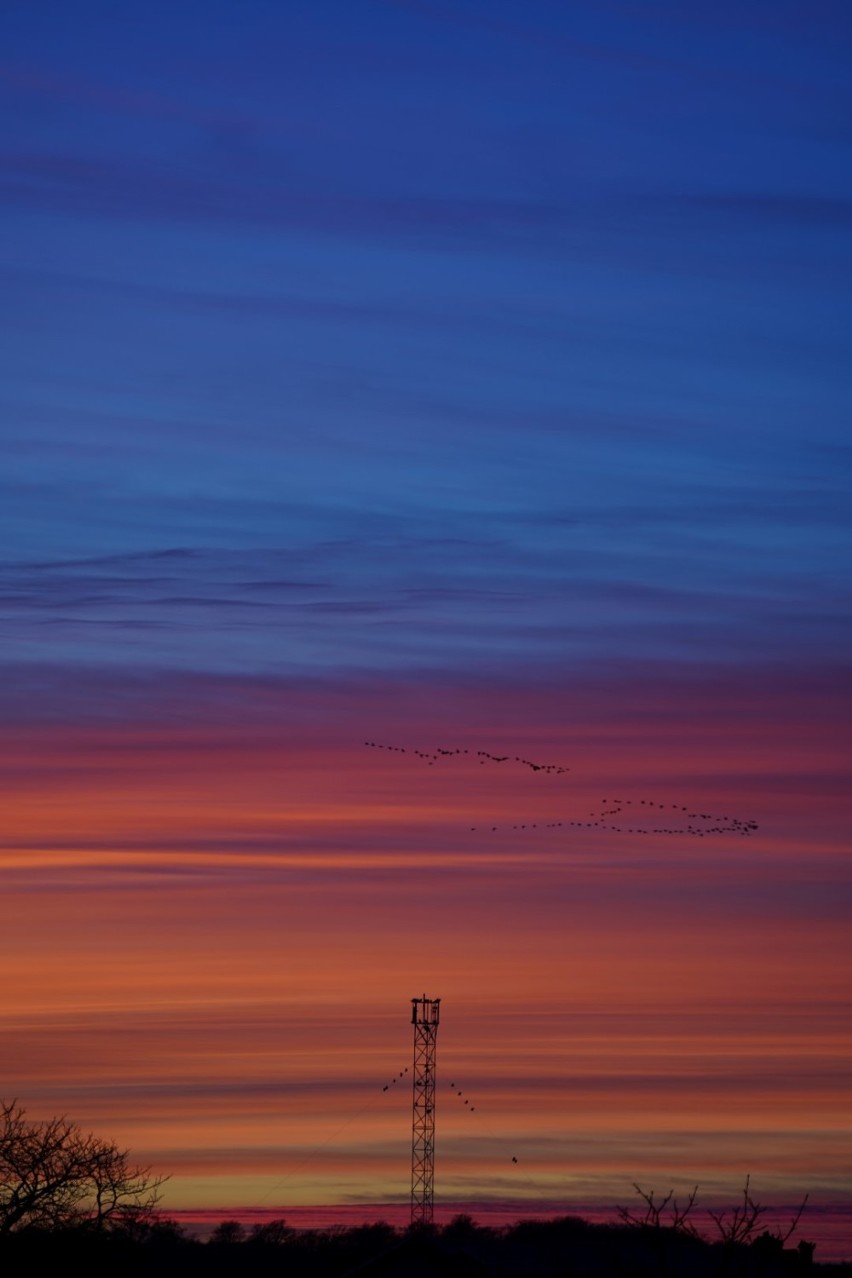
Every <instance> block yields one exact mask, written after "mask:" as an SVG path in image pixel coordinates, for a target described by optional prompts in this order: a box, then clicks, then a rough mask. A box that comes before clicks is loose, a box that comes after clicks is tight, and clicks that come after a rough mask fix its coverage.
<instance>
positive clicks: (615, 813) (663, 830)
mask: <svg viewBox="0 0 852 1278" xmlns="http://www.w3.org/2000/svg"><path fill="white" fill-rule="evenodd" d="M607 803H612V804H615V805H616V806H615V807H609V808H608V807H607V806H606V805H607ZM626 808H632V809H633V812H632V813H628V814H627V817H628V819H630V817H631V816H632V815H633V814H634V813H635V814H636V815H637V816H647V815H648V814H649V813H650V812H651V809H653V808H656V809H658V810H659V811H660V812H677V813H679V814H680V813H683V814H684V815H685V818H686V821H687V822H688V824H686V825H616V824H615V823H614V822H613V821H611V820H606V818H607V817H616V818H618V817H620V816H621V815H622V813H624V811H625V809H626ZM643 809H644V811H643ZM681 819H683V818H681ZM470 828H471V830H478V829H488V830H489V831H491V832H492V833H494V832H495V831H497V830H501V829H512V830H558V829H564V828H573V829H576V830H609V831H611V832H612V833H614V834H676V835H680V836H681V837H683V836H687V837H689V838H693V839H703V838H707V837H708V836H709V835H711V834H735V835H739V836H740V838H745V839H747V838H750V837H751V835H752V834H754V832H755V830H756V829H757V828H758V826H757V822H756V821H741V820H740V818H739V817H731V816H714V815H713V814H712V813H711V812H690V810H689V808H686V807H683V805H682V804H679V803H656V802H655V801H654V800H653V799H635V800H634V799H604V800H603V803H602V806H601V810H600V812H590V813H589V819H588V820H586V821H528V822H526V823H524V824H519V825H512V826H499V825H490V826H487V827H486V826H476V825H472V826H471V827H470Z"/></svg>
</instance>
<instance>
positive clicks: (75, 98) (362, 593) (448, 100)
mask: <svg viewBox="0 0 852 1278" xmlns="http://www.w3.org/2000/svg"><path fill="white" fill-rule="evenodd" d="M3 25H4V28H5V32H4V38H3V44H4V47H5V49H6V57H5V60H4V62H3V66H2V77H1V78H0V85H2V90H1V91H2V105H3V111H4V115H5V117H6V118H7V120H11V121H13V128H12V129H11V130H10V131H9V133H8V134H7V139H6V145H5V147H4V152H5V154H4V163H3V170H4V176H3V178H2V197H3V206H4V212H3V228H4V229H3V238H2V245H0V272H2V283H3V288H2V298H3V300H2V312H0V322H2V324H3V361H4V366H5V369H4V391H3V402H2V423H3V425H2V431H3V457H4V465H3V474H2V481H1V482H2V520H3V537H2V545H3V552H2V560H3V563H2V569H1V570H2V574H3V578H4V597H5V603H6V635H7V640H8V643H9V647H8V650H7V651H8V653H9V656H10V659H12V660H14V661H16V662H17V661H24V662H29V661H36V662H39V661H46V660H50V661H57V660H58V661H60V662H62V661H69V662H71V663H72V664H74V663H83V664H91V663H95V664H97V663H99V662H104V663H106V664H108V665H109V666H113V665H115V664H116V663H118V664H119V665H121V664H123V663H125V662H127V663H128V664H132V665H136V664H138V663H140V662H141V663H142V664H143V665H144V664H153V665H154V666H156V667H158V668H160V667H172V666H176V667H178V668H185V667H186V666H187V665H192V664H196V663H198V662H200V663H202V664H203V665H205V666H209V668H211V669H218V670H229V669H235V670H244V669H255V668H258V667H262V668H266V669H286V670H288V671H294V670H298V669H301V668H311V669H313V668H316V666H317V665H319V666H321V667H322V668H329V669H331V668H334V667H336V666H338V665H351V664H353V663H354V664H355V665H356V666H363V667H367V668H371V667H373V668H375V667H378V668H387V667H389V666H390V667H398V666H400V665H402V666H415V667H417V666H431V665H435V664H437V665H439V666H444V665H450V666H453V667H455V668H458V667H464V666H466V665H467V664H469V663H470V662H471V660H479V659H481V658H483V657H484V658H485V659H487V660H491V661H493V662H496V663H497V664H498V665H499V664H501V663H505V664H512V663H518V662H521V663H524V662H528V661H536V660H546V661H556V660H562V659H565V660H567V661H568V662H569V663H577V662H579V663H582V662H583V661H586V660H589V659H591V658H592V657H598V656H600V655H601V653H604V654H606V655H611V656H613V657H619V656H621V657H623V656H625V655H628V654H633V655H636V654H637V653H638V654H639V655H642V656H646V657H648V656H656V657H659V658H661V659H664V660H668V659H671V658H673V657H676V658H678V659H683V660H687V661H693V660H702V661H706V660H708V659H719V660H723V661H729V660H745V661H747V662H749V661H753V660H761V661H764V660H766V659H767V658H769V659H772V658H773V657H775V658H777V659H778V660H782V661H787V660H789V659H790V658H791V656H793V655H795V656H796V658H797V659H800V658H802V657H804V656H806V655H807V654H812V655H813V659H814V660H815V661H819V660H821V659H830V658H832V657H837V656H838V655H840V654H842V653H843V652H844V651H845V642H846V637H847V635H848V622H849V609H848V578H847V576H846V567H847V564H848V544H849V503H848V497H847V492H848V480H849V471H850V459H852V451H850V440H849V428H848V405H849V381H850V372H849V369H850V360H849V351H848V333H849V331H850V319H852V316H850V314H849V311H850V302H849V297H850V292H849V265H850V262H849V245H850V235H849V232H850V228H852V165H850V163H849V161H850V147H851V146H852V134H850V132H849V127H848V124H847V123H846V120H847V118H848V107H849V97H850V93H849V65H848V63H849V58H848V50H849V47H850V46H849V36H850V34H852V31H850V25H851V23H850V16H849V13H848V11H847V10H846V8H845V6H843V5H837V4H810V3H809V4H807V5H804V4H779V3H772V4H768V3H767V4H758V3H746V4H712V5H710V4H706V5H704V4H690V5H689V6H683V5H681V4H674V3H672V4H654V5H651V4H632V3H616V2H614V0H613V2H612V3H595V4H591V3H589V4H576V5H571V6H565V5H563V4H550V3H542V4H537V5H535V6H528V5H520V4H517V3H493V2H491V3H488V4H486V3H484V2H483V3H459V4H452V5H450V4H443V3H431V2H429V0H423V2H422V3H410V4H406V3H391V2H388V3H378V2H375V3H374V2H366V3H358V4H354V5H353V4H344V3H325V4H319V5H301V4H295V5H278V4H270V3H259V2H254V3H246V4H241V5H240V6H239V8H238V9H237V8H236V7H235V6H234V5H232V4H224V3H219V4H217V3H205V4H193V3H187V4H182V5H180V6H173V5H165V4H157V3H154V4H150V5H146V6H144V7H138V6H123V5H114V4H107V3H103V4H93V3H75V4H74V5H73V6H72V5H67V4H51V3H39V4H37V5H33V4H29V3H27V4H11V5H9V6H7V8H6V11H5V15H4V19H3Z"/></svg>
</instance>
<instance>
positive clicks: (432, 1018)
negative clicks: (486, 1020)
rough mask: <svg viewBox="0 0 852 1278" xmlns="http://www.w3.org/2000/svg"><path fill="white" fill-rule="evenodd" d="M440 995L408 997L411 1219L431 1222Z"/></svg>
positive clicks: (412, 1221)
mask: <svg viewBox="0 0 852 1278" xmlns="http://www.w3.org/2000/svg"><path fill="white" fill-rule="evenodd" d="M440 1009H441V1000H440V999H439V998H427V997H426V995H425V994H424V995H423V997H422V998H413V999H412V1000H411V1023H412V1025H413V1026H414V1083H413V1086H414V1097H413V1107H412V1120H411V1223H412V1225H415V1224H423V1225H431V1223H432V1204H433V1200H434V1189H435V1056H436V1050H437V1042H438V1017H439V1013H440Z"/></svg>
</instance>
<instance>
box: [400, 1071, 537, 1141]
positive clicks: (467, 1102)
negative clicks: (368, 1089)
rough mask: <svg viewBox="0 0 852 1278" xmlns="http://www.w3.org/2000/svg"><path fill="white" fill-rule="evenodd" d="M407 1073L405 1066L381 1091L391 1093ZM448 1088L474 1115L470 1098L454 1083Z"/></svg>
mask: <svg viewBox="0 0 852 1278" xmlns="http://www.w3.org/2000/svg"><path fill="white" fill-rule="evenodd" d="M409 1072H410V1071H409V1068H408V1066H407V1065H406V1067H405V1069H401V1070H400V1071H399V1073H398V1074H394V1076H393V1078H392V1079H390V1081H389V1082H387V1083H385V1085H384V1086H383V1087H382V1091H383V1092H390V1091H393V1089H394V1087H395V1086H396V1084H397V1083H398V1082H400V1080H401V1079H404V1078H405V1076H406V1074H408V1073H409ZM449 1086H450V1090H451V1091H452V1092H453V1094H454V1095H455V1096H456V1097H457V1098H458V1099H459V1100H460V1101H461V1102H462V1106H467V1113H468V1114H475V1113H476V1106H475V1105H472V1104H471V1103H470V1097H468V1096H466V1095H465V1093H464V1091H463V1090H462V1089H461V1088H460V1087H457V1086H456V1084H455V1083H450V1085H449ZM512 1162H513V1163H515V1164H517V1162H518V1159H517V1156H516V1155H515V1154H513V1155H512Z"/></svg>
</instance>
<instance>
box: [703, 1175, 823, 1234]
mask: <svg viewBox="0 0 852 1278" xmlns="http://www.w3.org/2000/svg"><path fill="white" fill-rule="evenodd" d="M807 1202H808V1195H807V1194H805V1196H804V1198H803V1199H802V1201H801V1203H800V1204H799V1206H798V1208H797V1210H796V1213H795V1215H794V1216H793V1219H792V1220H791V1221H790V1224H789V1225H788V1226H787V1228H786V1229H783V1228H781V1227H780V1226H779V1227H777V1228H776V1229H774V1230H773V1231H772V1233H771V1234H770V1233H769V1232H768V1231H767V1236H768V1237H770V1238H772V1239H774V1240H775V1241H776V1242H777V1243H780V1245H781V1246H782V1247H783V1245H784V1243H785V1242H787V1241H788V1240H789V1239H790V1238H791V1237H792V1236H793V1234H794V1233H795V1232H796V1230H797V1229H798V1227H799V1221H800V1220H801V1218H802V1212H803V1211H804V1210H805V1207H806V1206H807ZM766 1210H767V1208H766V1207H765V1206H764V1205H763V1204H762V1203H756V1202H755V1201H754V1199H753V1198H752V1196H751V1177H750V1176H746V1179H745V1185H744V1186H743V1200H742V1202H741V1203H740V1204H739V1206H737V1207H733V1208H732V1209H731V1210H730V1211H722V1212H715V1211H711V1212H710V1213H709V1215H710V1218H711V1219H712V1221H713V1223H714V1224H715V1226H716V1229H717V1230H718V1231H719V1237H720V1238H721V1240H722V1242H726V1243H745V1242H751V1241H752V1240H753V1239H754V1238H755V1236H756V1234H757V1225H758V1222H759V1220H760V1218H761V1217H762V1216H763V1215H764V1214H765V1213H766Z"/></svg>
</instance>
